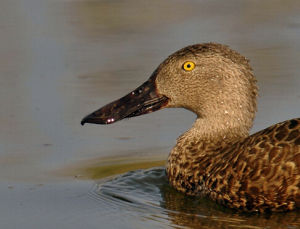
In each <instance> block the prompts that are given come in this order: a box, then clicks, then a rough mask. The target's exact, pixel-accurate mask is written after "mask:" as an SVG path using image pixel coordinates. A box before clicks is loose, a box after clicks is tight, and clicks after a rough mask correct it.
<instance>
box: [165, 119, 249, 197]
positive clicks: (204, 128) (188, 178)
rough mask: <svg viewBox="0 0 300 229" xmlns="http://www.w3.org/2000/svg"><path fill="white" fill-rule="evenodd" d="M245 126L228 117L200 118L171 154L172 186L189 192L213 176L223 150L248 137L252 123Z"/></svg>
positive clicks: (181, 138) (169, 167) (169, 170)
mask: <svg viewBox="0 0 300 229" xmlns="http://www.w3.org/2000/svg"><path fill="white" fill-rule="evenodd" d="M216 120H220V121H219V122H217V121H216ZM241 123H242V122H241V121H240V120H238V119H232V120H231V121H230V120H229V119H228V120H226V118H225V119H224V117H223V119H219V118H218V119H216V118H212V117H211V118H206V119H201V118H198V119H197V120H196V121H195V123H194V125H193V126H192V128H191V129H189V130H188V131H187V132H185V133H184V134H183V135H181V136H180V137H179V138H178V139H177V144H176V146H175V147H174V148H173V149H172V151H171V153H170V155H169V158H168V163H167V168H166V171H167V174H168V177H169V181H170V183H171V184H172V185H173V186H174V187H176V188H177V189H178V190H180V191H183V192H187V189H186V187H185V186H191V187H192V186H193V185H192V183H194V182H196V181H197V180H199V179H200V178H201V177H203V176H205V174H206V173H209V171H210V169H211V168H212V167H213V163H211V160H212V159H217V158H220V159H222V152H223V150H222V149H223V148H226V147H228V146H230V145H232V144H234V143H235V142H238V141H241V140H242V139H244V138H245V137H247V136H248V131H249V129H250V127H251V123H252V122H249V123H250V124H249V123H248V124H247V125H245V124H241ZM203 179H204V178H203ZM190 194H192V193H190Z"/></svg>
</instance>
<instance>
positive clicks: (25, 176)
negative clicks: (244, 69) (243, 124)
mask: <svg viewBox="0 0 300 229" xmlns="http://www.w3.org/2000/svg"><path fill="white" fill-rule="evenodd" d="M299 11H300V3H299V1H296V0H288V1H284V2H282V1H279V0H278V1H277V0H275V1H274V0H266V1H263V2H261V1H252V0H249V1H248V0H246V1H234V0H229V1H226V2H225V1H220V0H213V1H209V2H208V1H192V0H190V1H182V0H175V1H169V0H168V1H159V0H154V1H136V0H129V1H126V2H123V1H104V0H91V1H89V0H88V1H86V0H85V1H83V0H61V1H58V0H2V1H1V3H0V31H1V36H0V60H1V61H0V104H1V110H0V125H1V132H0V165H1V166H0V174H1V175H0V196H1V207H0V219H1V220H0V227H1V228H20V227H22V228H73V229H74V228H193V227H194V228H197V227H200V225H202V226H203V227H207V228H216V227H246V228H247V227H248V228H250V227H252V228H275V227H276V228H287V227H289V228H293V227H295V228H297V227H299V220H298V218H300V217H299V216H300V215H299V212H293V213H288V214H279V215H277V214H274V215H271V216H268V217H261V216H249V215H243V214H242V215H240V214H239V213H235V212H232V211H231V210H228V209H223V208H222V207H220V206H217V205H215V204H213V203H211V202H209V201H207V200H203V199H193V198H190V197H185V196H183V195H182V194H180V193H177V192H175V191H174V190H173V189H172V188H170V187H169V186H168V185H167V183H166V181H165V175H164V172H163V169H162V167H159V168H157V166H163V164H164V161H165V159H166V157H167V155H168V152H169V151H170V149H171V148H172V146H173V145H174V144H175V140H176V138H177V137H178V136H179V135H180V134H181V133H182V132H183V131H185V130H186V129H188V128H189V127H190V126H191V125H192V123H193V121H194V119H195V116H194V115H193V114H191V113H189V112H188V111H184V110H180V109H178V110H175V109H169V110H163V111H159V112H156V113H153V114H151V115H145V116H142V117H137V118H134V119H130V120H124V121H122V122H119V123H116V124H114V125H110V126H96V125H86V126H84V127H81V126H80V120H81V118H82V117H84V116H85V115H86V114H88V113H89V112H91V111H93V110H95V109H97V108H99V107H100V106H102V105H104V104H106V103H108V102H110V101H112V100H114V99H116V98H119V97H121V96H123V95H124V94H126V93H127V92H129V91H131V90H132V89H134V88H136V87H137V86H139V85H140V84H141V83H142V82H144V81H145V80H146V79H147V78H148V77H149V76H150V75H151V73H152V71H153V70H154V69H155V68H156V66H157V65H158V64H159V63H160V62H161V61H162V60H163V59H164V58H165V57H167V56H168V55H169V54H170V53H172V52H174V51H175V50H177V49H179V48H182V47H184V46H186V45H189V44H193V43H199V42H208V41H214V42H219V43H225V44H228V45H230V46H231V47H232V48H234V49H235V50H238V51H239V52H241V53H242V54H243V55H245V56H246V57H247V58H249V59H250V60H251V64H252V66H253V69H254V72H255V75H256V76H257V79H258V82H259V87H260V97H259V104H258V113H257V117H256V120H255V123H254V126H253V129H252V132H254V131H257V130H259V129H262V128H264V127H267V126H269V125H271V124H273V123H275V122H279V121H283V120H286V119H289V118H293V117H300V99H299V98H300V91H299V86H300V77H299V75H300V67H299V63H300V54H299V53H300V39H299V37H300V14H299ZM138 169H148V170H138ZM131 170H132V171H133V172H130V173H129V174H128V173H126V172H128V171H131ZM117 174H125V175H120V176H117V177H115V176H116V175H117ZM81 178H82V179H81ZM94 179H96V181H95V180H94ZM97 179H101V180H100V181H98V180H97ZM112 179H113V180H112ZM142 184H143V185H142Z"/></svg>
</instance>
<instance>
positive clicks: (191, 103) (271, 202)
mask: <svg viewBox="0 0 300 229" xmlns="http://www.w3.org/2000/svg"><path fill="white" fill-rule="evenodd" d="M256 96H257V87H256V80H255V78H254V76H253V73H252V70H251V67H250V65H249V63H248V61H247V60H246V59H245V58H244V57H243V56H241V55H240V54H238V53H237V52H235V51H233V50H231V49H229V48H228V47H227V46H224V45H220V44H213V43H208V44H199V45H192V46H188V47H186V48H184V49H181V50H179V51H177V52H175V53H174V54H172V55H171V56H169V57H168V58H167V59H166V60H165V61H164V62H163V63H162V64H160V65H159V67H158V68H157V69H156V70H155V71H154V73H153V74H152V76H151V77H150V79H149V80H148V81H147V82H145V83H144V84H143V85H142V86H140V87H139V88H137V89H136V90H134V91H133V92H131V93H129V94H128V95H126V96H125V97H123V98H121V99H120V100H117V101H114V102H112V103H110V104H108V105H106V106H104V107H103V108H101V109H99V110H97V111H95V112H93V113H92V114H90V115H89V116H87V117H85V118H84V119H83V120H82V124H84V123H86V122H88V123H98V124H109V123H113V122H115V121H117V120H120V119H123V118H126V117H134V116H138V115H142V114H146V113H149V112H152V111H155V110H158V109H161V108H163V107H183V108H186V109H188V110H191V111H192V112H194V113H195V114H196V115H197V119H196V121H195V123H194V125H193V127H192V128H191V129H190V130H188V131H187V132H186V133H184V134H183V135H182V136H180V137H179V138H178V140H177V144H176V146H175V147H174V148H173V150H172V151H171V153H170V155H169V158H168V164H167V168H166V171H167V175H168V178H169V182H170V184H171V185H172V186H173V187H175V188H176V189H177V190H179V191H182V192H184V193H186V194H188V195H203V196H208V197H209V198H211V199H213V200H216V201H217V202H219V203H221V204H223V205H225V206H228V207H230V208H235V209H241V210H244V211H260V212H263V211H266V210H270V211H285V210H293V209H295V208H298V207H299V208H300V119H294V120H290V121H286V122H282V123H279V124H276V125H274V126H271V127H269V128H267V129H265V130H263V131H260V132H258V133H256V134H254V135H251V136H248V134H249V130H250V128H251V126H252V122H253V119H254V115H255V111H256Z"/></svg>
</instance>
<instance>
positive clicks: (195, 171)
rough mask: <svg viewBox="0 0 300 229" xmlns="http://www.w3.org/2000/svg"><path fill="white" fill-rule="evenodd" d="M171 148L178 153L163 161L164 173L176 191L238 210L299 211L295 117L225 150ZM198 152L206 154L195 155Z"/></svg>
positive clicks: (299, 138) (299, 123) (299, 126)
mask: <svg viewBox="0 0 300 229" xmlns="http://www.w3.org/2000/svg"><path fill="white" fill-rule="evenodd" d="M176 149H177V152H179V153H178V154H177V155H176V157H174V154H171V156H170V157H169V164H170V165H169V166H168V168H167V172H168V175H169V180H170V182H171V184H172V185H173V186H174V187H175V188H176V189H178V190H180V191H183V192H185V193H187V194H189V195H207V196H209V197H210V198H211V199H213V200H216V201H217V202H219V203H221V204H224V205H226V206H228V207H231V208H236V209H241V210H244V211H261V212H263V211H266V210H267V211H270V210H271V211H285V210H293V209H295V208H296V207H300V191H299V189H300V175H299V174H300V171H299V170H300V119H293V120H289V121H285V122H282V123H278V124H276V125H274V126H271V127H269V128H266V129H265V130H262V131H260V132H258V133H256V134H253V135H251V136H249V137H247V138H245V139H244V140H242V141H239V142H236V143H235V144H233V145H231V146H226V145H225V146H221V145H220V146H219V147H216V146H214V145H213V146H212V145H209V144H205V143H200V142H199V140H198V141H197V139H194V140H193V141H188V142H187V141H183V142H181V141H180V140H179V143H178V144H177V148H176ZM178 149H180V150H178ZM201 151H202V152H206V153H205V154H200V155H199V153H198V152H201ZM184 152H188V153H186V154H185V153H184Z"/></svg>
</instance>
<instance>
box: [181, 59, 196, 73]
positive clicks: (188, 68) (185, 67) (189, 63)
mask: <svg viewBox="0 0 300 229" xmlns="http://www.w3.org/2000/svg"><path fill="white" fill-rule="evenodd" d="M182 68H183V70H185V71H187V72H189V71H192V70H193V69H194V68H195V63H194V62H192V61H186V62H184V63H183V65H182Z"/></svg>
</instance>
